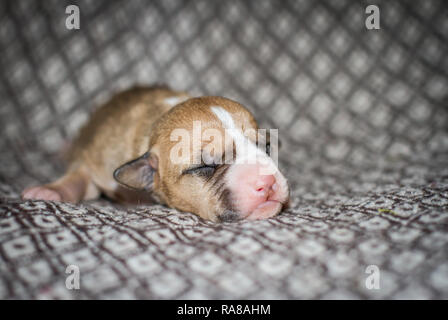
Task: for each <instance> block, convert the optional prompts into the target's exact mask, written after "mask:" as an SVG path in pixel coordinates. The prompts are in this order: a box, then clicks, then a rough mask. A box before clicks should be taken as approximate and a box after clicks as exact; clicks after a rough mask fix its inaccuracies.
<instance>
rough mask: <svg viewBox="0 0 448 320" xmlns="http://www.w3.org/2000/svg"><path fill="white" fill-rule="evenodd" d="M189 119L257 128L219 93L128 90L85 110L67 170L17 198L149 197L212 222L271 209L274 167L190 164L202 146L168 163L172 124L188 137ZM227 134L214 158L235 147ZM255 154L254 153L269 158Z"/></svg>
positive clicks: (278, 187)
mask: <svg viewBox="0 0 448 320" xmlns="http://www.w3.org/2000/svg"><path fill="white" fill-rule="evenodd" d="M195 121H196V122H198V121H199V122H200V123H201V124H202V129H201V130H202V132H201V133H202V134H203V133H204V132H206V130H207V129H216V130H219V131H220V132H223V134H224V131H225V129H227V128H228V127H233V128H235V129H238V130H242V131H243V130H245V129H257V124H256V122H255V119H254V118H253V116H252V115H251V114H250V112H249V111H247V110H246V109H245V108H244V107H243V106H242V105H240V104H238V103H236V102H234V101H231V100H228V99H225V98H220V97H202V98H190V96H189V95H188V94H186V93H184V92H178V91H173V90H171V89H169V88H166V87H151V88H134V89H130V90H127V91H125V92H122V93H120V94H118V95H116V96H115V97H113V98H112V99H111V100H110V101H109V102H108V103H106V104H105V105H103V106H102V107H100V108H99V109H98V110H97V111H96V112H94V113H93V114H92V116H91V119H90V121H89V122H88V123H87V124H86V126H85V127H84V128H83V129H82V130H81V132H80V134H79V136H78V138H77V139H75V141H74V142H73V145H72V148H71V150H70V152H69V155H68V159H69V165H68V170H67V173H66V174H65V175H64V176H63V177H62V178H61V179H59V180H57V181H55V182H53V183H50V184H47V185H44V186H38V187H33V188H29V189H26V190H25V191H24V192H23V197H24V198H28V199H45V200H59V201H70V202H78V201H81V200H87V199H93V198H96V197H98V196H99V194H100V193H105V194H106V195H107V196H108V197H110V198H112V199H115V200H119V201H122V202H123V201H124V202H135V201H138V202H141V201H142V200H143V201H146V200H148V199H149V198H152V199H155V200H156V201H158V202H161V203H164V204H166V205H168V206H170V207H173V208H177V209H179V210H182V211H190V212H194V213H196V214H198V215H200V216H201V217H203V218H205V219H211V220H215V221H216V220H235V219H236V220H237V219H242V218H246V217H249V216H252V217H254V218H266V217H269V216H272V215H275V214H277V213H278V212H279V211H280V209H281V207H282V205H283V204H285V203H286V202H287V200H288V195H289V190H288V187H287V184H286V179H284V177H283V176H282V175H281V173H280V172H279V171H278V169H276V171H275V173H273V174H272V175H269V176H266V177H264V176H261V175H260V174H259V173H258V171H259V168H260V167H261V165H260V164H258V162H257V164H256V165H246V164H239V165H233V164H222V165H212V166H209V165H202V166H198V165H192V163H193V162H192V160H193V158H194V157H197V156H199V158H200V157H201V154H202V152H203V148H205V146H204V144H203V145H201V146H200V150H199V151H197V150H196V151H195V150H194V147H192V148H191V149H190V150H189V151H191V152H192V154H191V157H188V158H187V159H184V160H183V161H181V162H178V163H174V162H173V161H172V159H171V158H170V156H171V151H172V150H173V148H175V147H176V142H173V140H172V132H173V130H174V129H176V128H177V129H179V128H181V129H183V130H186V131H188V132H189V133H192V134H193V136H194V133H193V131H194V130H195V129H194V126H193V124H194V122H195ZM233 138H234V141H233V142H230V144H229V143H227V144H224V145H223V146H222V147H221V145H219V146H217V147H216V148H217V149H216V150H217V151H216V152H215V153H216V154H215V156H219V157H223V156H224V154H226V152H229V150H232V149H235V148H236V149H238V148H239V147H237V146H238V145H239V144H238V143H237V142H238V139H239V140H242V139H243V140H244V139H245V138H244V137H242V135H239V134H237V135H235V136H234V137H233ZM215 140H216V138H215V139H209V140H208V141H206V142H209V143H211V141H212V142H213V143H215V142H216V141H215ZM240 142H241V141H240ZM248 142H249V144H252V142H250V141H249V140H248ZM238 150H239V149H238ZM238 150H237V156H236V158H237V159H238V157H239V156H238V154H239V152H240V151H238ZM254 150H255V149H254ZM195 152H196V153H197V154H195ZM198 152H199V153H198ZM255 153H257V159H258V158H260V159H261V158H265V159H264V160H266V159H269V157H267V156H266V155H264V154H258V151H255ZM271 162H272V161H271ZM260 163H261V162H260ZM117 168H118V169H117ZM275 168H276V167H275ZM117 181H119V182H120V183H118V182H117ZM124 186H128V187H131V188H133V189H134V190H131V189H129V188H127V187H124ZM135 190H139V191H135ZM148 191H149V192H148Z"/></svg>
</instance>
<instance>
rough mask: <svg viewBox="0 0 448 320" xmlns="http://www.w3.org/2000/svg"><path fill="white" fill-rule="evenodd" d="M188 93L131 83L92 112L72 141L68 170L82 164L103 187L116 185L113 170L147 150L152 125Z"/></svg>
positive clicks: (96, 182) (113, 187) (110, 187)
mask: <svg viewBox="0 0 448 320" xmlns="http://www.w3.org/2000/svg"><path fill="white" fill-rule="evenodd" d="M188 97H189V96H188V95H187V94H186V93H183V92H177V91H173V90H171V89H169V88H168V87H165V86H154V87H134V88H131V89H129V90H126V91H123V92H121V93H119V94H117V95H115V96H114V97H112V98H111V99H110V100H109V101H108V102H106V103H105V104H104V105H102V106H100V107H99V108H98V109H97V110H95V111H94V112H93V113H92V115H91V116H90V119H89V121H88V122H87V123H86V125H85V126H84V127H83V128H82V129H81V130H80V133H79V135H78V137H77V138H76V139H75V140H74V141H73V144H72V147H71V149H70V151H69V153H68V161H69V170H76V169H77V168H79V167H80V166H83V167H85V168H86V169H87V170H88V171H89V173H90V174H91V176H92V178H93V181H94V183H95V184H96V185H97V186H99V187H100V188H101V189H103V191H106V192H107V191H108V190H111V189H115V187H116V184H115V181H114V180H113V176H112V174H113V171H114V170H115V169H116V168H117V167H119V166H120V165H122V164H123V163H125V162H127V161H129V160H131V159H133V158H135V157H137V156H138V155H141V154H143V153H144V152H146V151H147V150H146V149H147V147H148V144H149V141H148V139H149V133H150V130H151V127H152V125H153V124H154V123H155V122H156V121H157V120H158V119H159V118H160V116H162V115H163V114H164V113H165V112H167V111H168V110H169V109H171V108H172V107H173V106H174V105H175V104H176V103H175V102H176V98H178V99H179V101H180V100H184V99H186V98H188ZM111 191H112V190H111Z"/></svg>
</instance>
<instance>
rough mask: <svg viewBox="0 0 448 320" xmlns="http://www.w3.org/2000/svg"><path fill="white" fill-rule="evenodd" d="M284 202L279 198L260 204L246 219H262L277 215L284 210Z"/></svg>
mask: <svg viewBox="0 0 448 320" xmlns="http://www.w3.org/2000/svg"><path fill="white" fill-rule="evenodd" d="M282 207H283V204H282V203H281V202H280V201H277V200H268V201H266V202H263V203H261V204H259V205H258V206H257V207H256V208H255V210H254V211H252V212H251V213H250V214H249V215H248V216H247V217H246V218H245V219H246V220H261V219H268V218H271V217H273V216H275V215H277V214H278V213H279V212H280V211H281V210H282Z"/></svg>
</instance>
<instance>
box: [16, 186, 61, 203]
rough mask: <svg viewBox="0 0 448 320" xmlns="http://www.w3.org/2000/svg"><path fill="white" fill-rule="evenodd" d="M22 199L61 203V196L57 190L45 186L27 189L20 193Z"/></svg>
mask: <svg viewBox="0 0 448 320" xmlns="http://www.w3.org/2000/svg"><path fill="white" fill-rule="evenodd" d="M22 198H23V199H26V200H48V201H62V195H61V194H60V193H59V192H58V191H57V190H55V189H52V188H49V187H47V186H37V187H31V188H27V189H25V190H24V191H23V192H22Z"/></svg>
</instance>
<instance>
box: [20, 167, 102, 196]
mask: <svg viewBox="0 0 448 320" xmlns="http://www.w3.org/2000/svg"><path fill="white" fill-rule="evenodd" d="M99 194H100V191H99V189H98V188H97V187H96V186H95V185H94V183H93V182H92V180H91V178H90V176H89V174H88V173H87V172H86V170H84V169H83V168H78V169H76V170H72V171H69V172H67V173H66V174H65V175H64V176H62V177H61V178H60V179H58V180H56V181H55V182H52V183H49V184H45V185H42V186H36V187H31V188H27V189H25V190H24V191H23V192H22V198H23V199H35V200H52V201H64V202H73V203H77V202H79V201H81V200H88V199H94V198H96V197H98V196H99Z"/></svg>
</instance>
